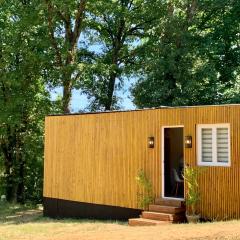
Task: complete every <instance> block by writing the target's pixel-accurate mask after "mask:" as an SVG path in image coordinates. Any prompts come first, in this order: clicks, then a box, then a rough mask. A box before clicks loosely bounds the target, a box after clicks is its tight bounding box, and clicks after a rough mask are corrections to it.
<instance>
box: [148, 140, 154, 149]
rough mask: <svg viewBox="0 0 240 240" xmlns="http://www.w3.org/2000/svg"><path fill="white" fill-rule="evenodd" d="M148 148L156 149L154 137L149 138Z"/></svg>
mask: <svg viewBox="0 0 240 240" xmlns="http://www.w3.org/2000/svg"><path fill="white" fill-rule="evenodd" d="M148 147H149V148H154V137H149V138H148Z"/></svg>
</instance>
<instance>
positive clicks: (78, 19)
mask: <svg viewBox="0 0 240 240" xmlns="http://www.w3.org/2000/svg"><path fill="white" fill-rule="evenodd" d="M86 2H87V0H80V2H79V4H78V8H77V9H78V10H77V13H76V16H75V23H74V30H73V39H72V48H74V47H75V45H76V44H77V41H78V38H79V36H80V33H81V30H82V23H83V19H84V16H85V8H86Z"/></svg>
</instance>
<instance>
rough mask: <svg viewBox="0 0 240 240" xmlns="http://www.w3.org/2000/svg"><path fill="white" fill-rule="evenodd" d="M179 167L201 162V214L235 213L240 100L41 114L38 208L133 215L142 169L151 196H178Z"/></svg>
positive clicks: (239, 209) (67, 213)
mask: <svg viewBox="0 0 240 240" xmlns="http://www.w3.org/2000/svg"><path fill="white" fill-rule="evenodd" d="M184 165H189V166H199V167H203V166H204V168H205V170H204V171H203V173H202V174H201V175H200V179H199V185H200V194H201V200H200V203H199V206H198V211H199V212H200V214H201V216H202V217H203V218H206V219H233V218H240V105H220V106H196V107H161V108H158V109H143V110H133V111H114V112H102V113H85V114H70V115H57V116H47V117H46V120H45V162H44V214H45V215H46V216H50V217H86V218H89V217H92V218H109V219H110V218H112V219H119V218H120V219H125V218H130V217H136V216H138V215H139V214H140V213H141V211H142V209H140V208H139V205H138V200H137V192H138V186H137V182H136V176H137V174H138V171H139V170H140V169H143V170H144V172H145V173H146V176H148V178H149V179H150V181H151V183H152V185H153V189H154V194H155V196H156V198H157V199H159V198H161V199H162V200H164V199H165V200H170V201H171V200H176V201H177V200H180V201H184V196H185V195H186V191H187V189H184V185H185V184H182V187H179V189H178V190H176V182H175V181H176V179H175V178H174V176H173V175H174V174H172V173H173V172H178V171H180V170H181V168H183V167H184Z"/></svg>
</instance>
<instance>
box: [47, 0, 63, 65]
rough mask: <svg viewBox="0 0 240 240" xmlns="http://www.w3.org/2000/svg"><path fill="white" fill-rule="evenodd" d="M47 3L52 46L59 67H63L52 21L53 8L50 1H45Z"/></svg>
mask: <svg viewBox="0 0 240 240" xmlns="http://www.w3.org/2000/svg"><path fill="white" fill-rule="evenodd" d="M45 2H46V4H47V9H48V28H49V36H50V40H51V44H52V47H53V48H54V50H55V52H56V58H57V63H58V65H59V66H62V65H63V63H62V56H61V52H60V50H59V48H58V45H57V41H56V38H55V36H54V27H53V20H52V16H53V6H52V5H51V3H50V1H49V0H45Z"/></svg>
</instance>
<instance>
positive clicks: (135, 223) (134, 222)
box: [128, 218, 171, 226]
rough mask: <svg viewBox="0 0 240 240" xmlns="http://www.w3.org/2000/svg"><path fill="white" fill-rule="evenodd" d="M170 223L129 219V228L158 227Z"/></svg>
mask: <svg viewBox="0 0 240 240" xmlns="http://www.w3.org/2000/svg"><path fill="white" fill-rule="evenodd" d="M169 223H171V222H169V221H158V220H152V219H146V218H130V219H128V224H129V226H156V225H163V224H169Z"/></svg>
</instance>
